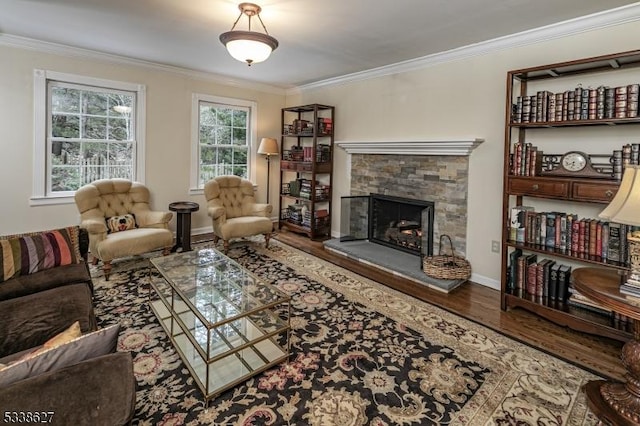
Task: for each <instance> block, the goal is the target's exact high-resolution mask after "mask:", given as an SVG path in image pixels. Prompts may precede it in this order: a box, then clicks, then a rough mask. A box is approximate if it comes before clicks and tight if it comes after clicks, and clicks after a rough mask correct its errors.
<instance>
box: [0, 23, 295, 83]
mask: <svg viewBox="0 0 640 426" xmlns="http://www.w3.org/2000/svg"><path fill="white" fill-rule="evenodd" d="M0 46H8V47H17V48H21V49H29V50H34V51H37V52H42V53H50V54H54V55H60V56H67V57H74V58H83V59H93V60H98V61H105V62H109V63H112V64H119V65H129V66H135V67H141V68H146V69H151V70H154V71H164V72H169V73H173V74H178V75H181V76H185V77H189V78H193V79H196V80H203V81H210V82H213V83H218V84H223V85H225V86H232V87H239V88H242V89H253V90H257V91H259V92H265V93H272V94H276V95H284V94H285V92H286V91H285V89H284V88H281V87H277V86H272V85H268V84H262V83H256V82H254V81H249V80H241V79H236V78H230V77H225V76H223V75H218V74H214V73H209V72H204V71H196V70H192V69H188V68H182V67H176V66H172V65H164V64H159V63H156V62H151V61H144V60H142V59H134V58H130V57H127V56H121V55H114V54H111V53H104V52H99V51H96V50H90V49H83V48H79V47H72V46H67V45H63V44H58V43H51V42H47V41H42V40H36V39H32V38H27V37H20V36H15V35H11V34H0Z"/></svg>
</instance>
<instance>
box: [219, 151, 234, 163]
mask: <svg viewBox="0 0 640 426" xmlns="http://www.w3.org/2000/svg"><path fill="white" fill-rule="evenodd" d="M218 164H233V149H232V148H218Z"/></svg>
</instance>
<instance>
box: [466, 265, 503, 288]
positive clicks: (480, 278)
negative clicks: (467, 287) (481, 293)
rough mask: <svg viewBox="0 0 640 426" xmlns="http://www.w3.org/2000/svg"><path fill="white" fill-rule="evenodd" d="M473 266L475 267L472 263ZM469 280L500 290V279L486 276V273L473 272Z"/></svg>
mask: <svg viewBox="0 0 640 426" xmlns="http://www.w3.org/2000/svg"><path fill="white" fill-rule="evenodd" d="M471 267H472V268H473V265H471ZM469 280H470V281H473V282H474V283H476V284H480V285H483V286H485V287H489V288H492V289H494V290H498V291H499V290H500V281H498V280H494V279H493V278H488V277H485V276H484V275H479V274H474V273H473V272H472V273H471V278H469Z"/></svg>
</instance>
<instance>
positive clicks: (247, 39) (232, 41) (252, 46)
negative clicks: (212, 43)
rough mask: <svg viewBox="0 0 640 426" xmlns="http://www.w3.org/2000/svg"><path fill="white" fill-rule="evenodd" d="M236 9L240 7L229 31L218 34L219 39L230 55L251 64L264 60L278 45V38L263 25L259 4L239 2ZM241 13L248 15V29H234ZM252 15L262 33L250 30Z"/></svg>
mask: <svg viewBox="0 0 640 426" xmlns="http://www.w3.org/2000/svg"><path fill="white" fill-rule="evenodd" d="M238 9H240V16H238V19H236V22H234V23H233V26H232V27H231V31H227V32H226V33H222V34H220V41H221V42H222V44H224V45H225V46H226V47H227V50H228V51H229V54H230V55H231V56H233V57H234V58H235V59H237V60H239V61H240V62H246V63H247V64H248V65H249V66H251V64H255V63H257V62H262V61H264V60H266V59H267V58H268V57H269V55H271V52H272V51H274V50H276V48H277V47H278V40H276V39H275V38H273V37H271V36H270V35H269V33H268V32H267V27H265V26H264V22H262V19H261V18H260V11H262V8H261V7H260V6H258V5H257V4H253V3H240V4H239V5H238ZM243 14H244V15H247V16H248V17H249V30H248V31H241V30H236V31H234V28H235V27H236V25H237V24H238V21H240V18H242V15H243ZM254 16H255V17H257V18H258V20H259V21H260V24H261V25H262V29H264V33H259V32H256V31H251V18H253V17H254Z"/></svg>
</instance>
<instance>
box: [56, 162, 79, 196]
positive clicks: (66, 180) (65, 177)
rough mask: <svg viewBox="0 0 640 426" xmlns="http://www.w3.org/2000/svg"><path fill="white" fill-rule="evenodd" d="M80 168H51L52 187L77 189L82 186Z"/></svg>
mask: <svg viewBox="0 0 640 426" xmlns="http://www.w3.org/2000/svg"><path fill="white" fill-rule="evenodd" d="M80 186H81V185H80V169H79V168H78V167H64V166H62V167H59V166H54V167H52V168H51V189H52V190H53V191H75V190H76V189H78V188H80Z"/></svg>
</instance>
